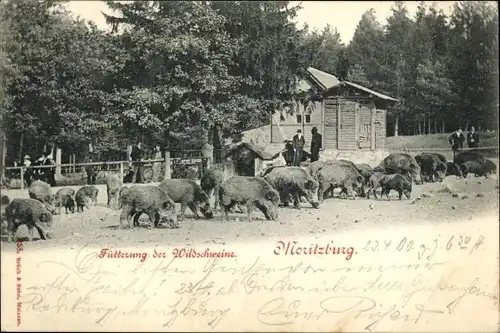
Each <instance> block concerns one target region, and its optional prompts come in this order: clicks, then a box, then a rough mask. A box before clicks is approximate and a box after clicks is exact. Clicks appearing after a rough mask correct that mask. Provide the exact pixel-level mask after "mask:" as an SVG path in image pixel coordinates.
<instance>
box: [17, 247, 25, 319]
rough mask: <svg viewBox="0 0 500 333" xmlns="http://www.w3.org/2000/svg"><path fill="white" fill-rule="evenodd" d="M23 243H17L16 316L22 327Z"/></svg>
mask: <svg viewBox="0 0 500 333" xmlns="http://www.w3.org/2000/svg"><path fill="white" fill-rule="evenodd" d="M23 250H24V249H23V242H22V241H17V246H16V253H17V256H16V299H17V302H16V314H17V326H20V325H21V312H22V304H21V301H20V300H21V292H22V276H21V273H22V257H21V253H22V252H23Z"/></svg>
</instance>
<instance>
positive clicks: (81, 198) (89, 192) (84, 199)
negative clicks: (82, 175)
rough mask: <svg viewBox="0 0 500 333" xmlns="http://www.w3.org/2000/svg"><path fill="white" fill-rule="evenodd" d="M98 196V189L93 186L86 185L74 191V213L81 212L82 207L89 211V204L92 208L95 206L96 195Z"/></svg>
mask: <svg viewBox="0 0 500 333" xmlns="http://www.w3.org/2000/svg"><path fill="white" fill-rule="evenodd" d="M98 194H99V189H97V187H95V186H94V185H86V186H83V187H82V188H80V189H79V190H78V191H76V194H75V202H76V211H77V212H79V211H82V212H83V207H86V208H87V209H90V204H91V203H92V204H93V205H94V206H95V205H97V195H98Z"/></svg>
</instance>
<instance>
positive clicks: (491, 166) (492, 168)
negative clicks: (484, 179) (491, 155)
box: [483, 158, 497, 175]
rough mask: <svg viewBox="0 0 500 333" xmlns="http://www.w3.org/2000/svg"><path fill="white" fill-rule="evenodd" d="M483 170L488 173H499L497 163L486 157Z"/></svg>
mask: <svg viewBox="0 0 500 333" xmlns="http://www.w3.org/2000/svg"><path fill="white" fill-rule="evenodd" d="M483 172H484V173H485V174H486V175H490V174H496V173H497V165H496V164H495V163H494V162H493V161H492V160H489V159H487V158H485V159H484V165H483Z"/></svg>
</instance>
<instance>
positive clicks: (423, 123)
mask: <svg viewBox="0 0 500 333" xmlns="http://www.w3.org/2000/svg"><path fill="white" fill-rule="evenodd" d="M426 124H427V122H426V121H425V114H424V120H423V121H422V130H423V132H422V134H426V133H425V130H426V128H427V126H426Z"/></svg>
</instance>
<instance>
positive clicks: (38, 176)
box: [23, 152, 56, 186]
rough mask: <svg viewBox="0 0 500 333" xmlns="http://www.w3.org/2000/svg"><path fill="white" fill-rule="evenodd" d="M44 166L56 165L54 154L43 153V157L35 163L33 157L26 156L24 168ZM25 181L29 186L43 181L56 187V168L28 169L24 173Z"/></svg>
mask: <svg viewBox="0 0 500 333" xmlns="http://www.w3.org/2000/svg"><path fill="white" fill-rule="evenodd" d="M32 164H33V166H42V165H55V164H56V163H55V162H54V158H53V157H52V153H51V154H48V153H46V152H43V154H42V156H41V157H40V158H39V159H37V160H36V161H35V162H34V163H32V161H31V157H30V156H29V155H26V156H24V159H23V166H24V167H29V166H32ZM23 176H24V179H25V180H26V182H27V184H28V186H29V185H31V183H32V182H33V181H35V180H43V181H44V182H46V183H48V184H49V185H50V186H55V185H56V179H55V168H54V167H52V168H27V169H26V171H25V172H24V175H23Z"/></svg>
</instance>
